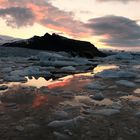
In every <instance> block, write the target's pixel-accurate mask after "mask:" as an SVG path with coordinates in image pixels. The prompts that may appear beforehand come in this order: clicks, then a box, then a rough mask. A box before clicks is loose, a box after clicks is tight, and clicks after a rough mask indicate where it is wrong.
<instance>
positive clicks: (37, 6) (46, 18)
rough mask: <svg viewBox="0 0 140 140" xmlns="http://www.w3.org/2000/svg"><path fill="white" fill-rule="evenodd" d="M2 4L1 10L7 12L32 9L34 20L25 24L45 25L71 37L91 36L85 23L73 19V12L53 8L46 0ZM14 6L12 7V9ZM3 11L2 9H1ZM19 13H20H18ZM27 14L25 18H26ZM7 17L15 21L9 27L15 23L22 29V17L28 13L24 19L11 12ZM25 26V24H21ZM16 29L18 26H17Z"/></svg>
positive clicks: (4, 0) (11, 0) (3, 0)
mask: <svg viewBox="0 0 140 140" xmlns="http://www.w3.org/2000/svg"><path fill="white" fill-rule="evenodd" d="M0 3H1V6H0V7H1V8H5V11H7V9H9V8H15V7H16V9H18V8H19V9H20V8H24V9H26V8H27V9H30V11H32V13H33V14H34V18H31V20H30V19H28V20H26V19H25V20H24V21H25V22H26V21H27V22H28V21H30V23H38V24H40V25H43V26H45V27H47V28H50V29H53V30H56V31H59V32H63V33H65V34H68V35H71V36H82V37H87V36H88V35H90V34H89V33H88V32H87V28H85V27H84V26H83V23H81V22H80V21H78V20H74V19H73V13H71V12H65V11H62V10H60V9H58V8H56V7H55V6H53V5H52V4H51V3H49V2H47V1H45V0H41V1H36V0H20V1H19V0H0ZM11 5H12V7H11ZM0 10H1V9H0ZM17 13H18V11H17ZM24 14H25V16H24ZM5 15H9V16H11V17H12V19H14V20H13V21H12V24H10V22H8V26H12V27H14V26H13V25H14V22H16V23H15V25H18V27H20V24H19V23H21V22H20V21H22V19H21V18H22V17H25V18H26V17H27V16H26V15H27V13H26V12H25V13H23V14H22V17H21V16H16V17H15V16H14V14H12V15H11V13H10V12H8V13H5ZM0 16H1V17H2V18H5V20H7V19H6V17H3V16H2V15H1V14H0ZM21 25H22V26H23V24H21ZM24 25H32V24H28V23H24ZM22 26H21V27H22ZM15 27H16V26H15Z"/></svg>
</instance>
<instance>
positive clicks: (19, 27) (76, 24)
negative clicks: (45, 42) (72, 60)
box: [0, 0, 140, 50]
mask: <svg viewBox="0 0 140 140" xmlns="http://www.w3.org/2000/svg"><path fill="white" fill-rule="evenodd" d="M139 10H140V0H0V35H8V36H13V37H16V38H25V39H26V38H30V37H32V36H34V35H39V36H42V35H44V34H45V33H46V32H48V33H54V32H55V33H57V34H60V35H63V36H67V37H71V38H75V39H80V40H87V41H90V42H91V43H93V44H95V45H96V46H97V47H99V48H103V49H105V48H115V49H123V50H127V49H132V50H133V49H139V48H140V12H139Z"/></svg>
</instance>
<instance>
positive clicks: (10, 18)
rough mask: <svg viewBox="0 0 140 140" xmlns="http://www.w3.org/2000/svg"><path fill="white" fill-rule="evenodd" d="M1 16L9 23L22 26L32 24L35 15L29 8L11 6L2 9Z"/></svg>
mask: <svg viewBox="0 0 140 140" xmlns="http://www.w3.org/2000/svg"><path fill="white" fill-rule="evenodd" d="M0 17H2V18H4V19H5V20H6V23H7V25H9V26H12V27H22V26H27V25H32V24H33V23H34V19H35V16H34V14H33V12H32V11H31V10H30V9H28V8H23V7H9V8H3V9H0Z"/></svg>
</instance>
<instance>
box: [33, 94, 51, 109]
mask: <svg viewBox="0 0 140 140" xmlns="http://www.w3.org/2000/svg"><path fill="white" fill-rule="evenodd" d="M45 102H48V96H47V95H40V94H37V95H36V97H35V99H34V101H33V104H32V107H34V108H36V107H39V106H41V105H43V104H44V103H45Z"/></svg>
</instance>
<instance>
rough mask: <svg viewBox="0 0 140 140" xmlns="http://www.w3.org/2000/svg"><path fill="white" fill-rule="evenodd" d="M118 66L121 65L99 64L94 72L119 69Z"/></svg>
mask: <svg viewBox="0 0 140 140" xmlns="http://www.w3.org/2000/svg"><path fill="white" fill-rule="evenodd" d="M118 68H119V66H117V65H98V66H97V67H96V68H94V73H98V72H102V71H104V70H110V69H118Z"/></svg>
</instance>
